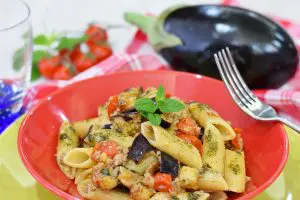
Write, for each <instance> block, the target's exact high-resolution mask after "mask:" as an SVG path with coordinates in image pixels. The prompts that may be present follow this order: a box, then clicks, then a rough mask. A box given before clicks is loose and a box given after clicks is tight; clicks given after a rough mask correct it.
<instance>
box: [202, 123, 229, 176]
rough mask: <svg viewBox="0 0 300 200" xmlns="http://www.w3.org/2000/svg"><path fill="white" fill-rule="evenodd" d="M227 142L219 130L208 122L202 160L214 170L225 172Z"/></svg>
mask: <svg viewBox="0 0 300 200" xmlns="http://www.w3.org/2000/svg"><path fill="white" fill-rule="evenodd" d="M224 156H225V144H224V141H223V138H222V135H221V133H220V132H219V130H218V129H217V128H216V127H215V126H214V125H212V124H207V125H206V127H205V130H204V137H203V154H202V161H203V163H204V164H207V165H209V166H210V167H211V168H212V169H213V170H215V171H218V172H220V173H221V174H222V175H223V174H224Z"/></svg>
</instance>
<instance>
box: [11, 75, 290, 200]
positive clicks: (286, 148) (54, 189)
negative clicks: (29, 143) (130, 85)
mask: <svg viewBox="0 0 300 200" xmlns="http://www.w3.org/2000/svg"><path fill="white" fill-rule="evenodd" d="M145 73H147V74H162V73H163V74H174V75H184V76H189V77H196V78H201V79H206V80H208V81H210V82H215V83H217V84H224V83H223V82H222V81H220V80H217V79H213V78H210V77H207V76H203V75H199V74H193V73H188V72H178V71H166V70H154V71H146V70H141V71H131V72H118V73H113V74H106V75H101V76H96V77H92V78H88V79H85V80H80V81H77V82H74V83H72V84H70V85H67V86H65V87H63V88H60V89H58V90H57V91H54V92H53V93H51V94H49V95H48V96H47V97H45V98H44V99H42V100H41V101H40V102H39V103H38V104H37V105H36V106H34V108H32V109H31V110H30V111H29V112H28V113H27V114H26V115H25V118H24V119H23V121H22V124H21V126H20V128H19V132H18V138H17V147H18V153H19V155H20V158H21V160H22V162H23V164H24V166H25V167H26V169H27V171H28V172H29V173H30V174H31V175H32V176H33V177H34V178H35V179H36V180H37V181H38V182H39V183H40V184H41V185H42V186H44V187H45V188H47V189H48V190H49V191H51V192H52V193H54V194H56V195H58V196H59V197H62V198H64V199H74V200H75V199H78V198H76V197H74V196H72V195H71V194H69V193H67V192H65V191H62V190H60V189H59V188H57V187H56V186H54V185H52V184H50V183H48V181H46V180H44V178H43V177H42V176H40V175H39V173H37V172H36V171H35V170H34V168H33V167H32V165H31V163H30V162H29V160H28V159H27V156H26V154H25V152H24V151H23V148H22V146H23V145H22V144H23V143H24V142H23V140H22V137H23V135H24V131H23V130H24V129H25V127H26V125H27V122H28V121H29V120H30V116H31V115H32V114H33V113H34V112H35V111H36V110H38V109H39V107H40V105H42V104H45V103H46V102H47V101H49V100H51V99H52V98H53V97H54V96H57V95H59V94H60V93H63V92H64V91H65V90H69V89H71V88H74V87H76V86H77V85H79V84H83V83H85V82H89V81H92V80H95V79H99V78H100V79H101V78H103V77H109V76H115V75H125V76H126V75H131V74H135V75H139V74H145ZM224 87H225V86H224ZM226 90H227V89H226ZM245 115H246V114H245ZM278 123H279V127H278V128H279V129H278V131H280V134H281V135H282V136H283V145H284V152H283V156H282V158H281V161H280V164H279V166H278V168H277V170H276V171H275V173H274V174H273V175H272V176H271V177H270V178H269V179H268V180H267V181H266V182H265V183H263V184H262V185H261V186H260V187H259V188H257V189H255V190H253V191H251V192H249V193H247V194H246V195H245V196H242V197H240V198H238V200H246V199H251V198H253V197H255V196H257V195H258V194H260V193H261V192H262V191H264V190H265V189H266V188H267V187H268V186H270V185H271V184H272V183H273V182H274V181H275V180H276V179H277V177H278V176H279V175H280V174H281V172H282V170H283V168H284V166H285V164H286V162H287V158H288V154H289V141H288V136H287V133H286V131H285V129H284V127H283V124H282V123H280V122H278Z"/></svg>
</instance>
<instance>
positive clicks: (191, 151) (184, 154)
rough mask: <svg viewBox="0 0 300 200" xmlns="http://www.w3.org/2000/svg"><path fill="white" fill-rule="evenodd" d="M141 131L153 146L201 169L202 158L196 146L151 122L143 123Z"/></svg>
mask: <svg viewBox="0 0 300 200" xmlns="http://www.w3.org/2000/svg"><path fill="white" fill-rule="evenodd" d="M141 132H142V134H143V135H144V136H145V137H146V138H147V140H148V142H149V143H150V144H151V145H152V146H154V147H156V148H157V149H159V150H161V151H163V152H165V153H167V154H169V155H171V156H173V157H174V158H176V159H177V160H179V161H180V162H182V163H184V164H186V165H188V166H191V167H195V168H197V169H201V167H202V159H201V156H200V153H199V151H198V150H197V148H196V147H195V146H193V145H191V144H189V143H187V142H185V141H184V140H182V139H180V138H178V137H177V136H175V135H173V134H170V133H169V132H168V131H166V130H165V129H163V128H161V127H159V126H154V125H152V124H150V123H149V122H144V123H142V125H141Z"/></svg>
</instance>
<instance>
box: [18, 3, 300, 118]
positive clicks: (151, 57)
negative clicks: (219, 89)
mask: <svg viewBox="0 0 300 200" xmlns="http://www.w3.org/2000/svg"><path fill="white" fill-rule="evenodd" d="M223 3H224V4H225V5H234V6H239V4H238V1H237V0H225V1H224V2H223ZM270 17H271V18H273V19H274V20H275V21H276V22H278V23H279V24H281V25H282V26H283V27H284V28H285V29H286V30H287V31H288V32H289V33H290V35H291V36H292V37H293V38H294V40H295V42H296V44H297V48H298V50H299V51H300V25H298V24H295V23H293V22H290V21H288V20H285V19H281V18H279V17H273V16H270ZM157 69H165V70H171V68H170V67H169V66H168V65H167V63H166V62H165V61H164V60H163V59H162V58H161V57H160V56H159V55H157V54H156V53H155V52H154V51H153V49H152V48H151V46H150V44H149V43H148V42H147V37H146V35H145V34H143V33H142V32H141V31H139V30H138V31H137V32H136V34H135V35H134V37H133V38H132V41H131V42H130V44H129V45H128V47H127V48H126V50H125V53H120V54H115V55H113V56H111V57H109V58H108V59H106V60H105V61H103V62H101V63H99V64H97V65H95V66H94V67H92V68H90V69H88V70H86V71H85V72H83V73H81V74H79V75H77V76H75V77H74V78H73V79H71V80H69V81H49V82H45V83H43V84H39V85H36V86H33V87H31V88H30V89H29V90H28V93H27V95H26V98H25V100H24V102H25V105H26V106H27V107H28V108H31V107H32V106H34V105H35V104H37V103H38V102H39V101H40V100H41V99H42V98H44V97H45V96H47V95H48V94H50V93H52V92H53V91H55V90H57V89H59V88H62V87H64V86H66V85H68V84H71V83H74V82H76V81H79V80H83V79H87V78H90V77H94V76H100V75H104V74H111V73H115V72H126V71H137V70H157ZM254 92H255V94H256V95H257V96H258V97H259V98H260V99H262V100H263V101H264V102H266V103H267V104H269V105H272V106H273V107H274V108H276V109H277V111H278V113H279V114H280V115H282V116H284V117H285V118H288V119H290V120H292V121H295V122H299V123H300V65H299V70H298V71H297V73H296V75H295V77H293V78H292V79H291V80H290V81H289V82H288V83H286V84H285V85H283V86H282V87H281V88H279V89H276V90H255V91H254Z"/></svg>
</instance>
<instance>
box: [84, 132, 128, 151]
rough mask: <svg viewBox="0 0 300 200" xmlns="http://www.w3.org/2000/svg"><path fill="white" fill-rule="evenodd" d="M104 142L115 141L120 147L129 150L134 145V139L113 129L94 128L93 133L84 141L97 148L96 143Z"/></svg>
mask: <svg viewBox="0 0 300 200" xmlns="http://www.w3.org/2000/svg"><path fill="white" fill-rule="evenodd" d="M104 140H113V141H115V142H116V143H117V144H118V145H120V146H122V147H126V148H128V147H130V146H131V145H132V142H133V137H131V136H126V135H124V134H122V133H119V132H117V131H115V130H112V129H102V128H98V127H92V129H91V131H90V132H89V134H88V135H87V137H86V138H85V139H84V141H85V142H86V143H88V144H90V145H91V146H95V144H96V143H98V142H101V141H104Z"/></svg>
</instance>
